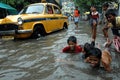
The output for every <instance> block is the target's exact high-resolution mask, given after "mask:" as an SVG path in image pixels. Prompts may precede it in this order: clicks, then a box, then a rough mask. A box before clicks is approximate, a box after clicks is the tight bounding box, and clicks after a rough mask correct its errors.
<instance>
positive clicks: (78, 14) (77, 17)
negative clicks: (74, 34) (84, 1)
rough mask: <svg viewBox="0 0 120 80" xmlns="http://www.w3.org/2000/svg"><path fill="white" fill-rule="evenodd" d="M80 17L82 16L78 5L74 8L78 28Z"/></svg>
mask: <svg viewBox="0 0 120 80" xmlns="http://www.w3.org/2000/svg"><path fill="white" fill-rule="evenodd" d="M79 17H80V11H79V10H78V7H76V9H75V10H74V22H75V25H76V27H77V28H78V22H79Z"/></svg>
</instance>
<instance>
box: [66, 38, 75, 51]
mask: <svg viewBox="0 0 120 80" xmlns="http://www.w3.org/2000/svg"><path fill="white" fill-rule="evenodd" d="M67 43H68V45H69V46H70V47H71V49H74V46H75V45H76V44H77V38H76V37H75V36H70V37H69V38H68V40H67Z"/></svg>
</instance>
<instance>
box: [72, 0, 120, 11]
mask: <svg viewBox="0 0 120 80" xmlns="http://www.w3.org/2000/svg"><path fill="white" fill-rule="evenodd" d="M73 1H74V2H75V5H76V6H79V7H80V9H81V10H82V11H88V10H89V8H90V6H91V5H96V6H97V7H98V9H99V8H101V6H102V4H103V3H104V2H112V1H113V2H117V1H118V0H73Z"/></svg>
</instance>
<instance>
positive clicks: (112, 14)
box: [105, 9, 117, 22]
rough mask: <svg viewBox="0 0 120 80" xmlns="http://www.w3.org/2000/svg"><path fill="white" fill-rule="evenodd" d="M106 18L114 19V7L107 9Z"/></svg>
mask: <svg viewBox="0 0 120 80" xmlns="http://www.w3.org/2000/svg"><path fill="white" fill-rule="evenodd" d="M105 16H106V18H107V20H108V21H109V22H113V21H115V17H116V16H117V15H116V13H115V10H114V9H109V10H108V11H107V12H106V14H105Z"/></svg>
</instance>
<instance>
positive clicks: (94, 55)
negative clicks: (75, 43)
mask: <svg viewBox="0 0 120 80" xmlns="http://www.w3.org/2000/svg"><path fill="white" fill-rule="evenodd" d="M88 53H89V55H88V57H87V58H86V59H87V60H88V62H89V63H90V65H91V66H92V67H99V66H100V60H101V56H102V52H101V50H100V49H98V48H93V49H91V50H90V51H89V52H88Z"/></svg>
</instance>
